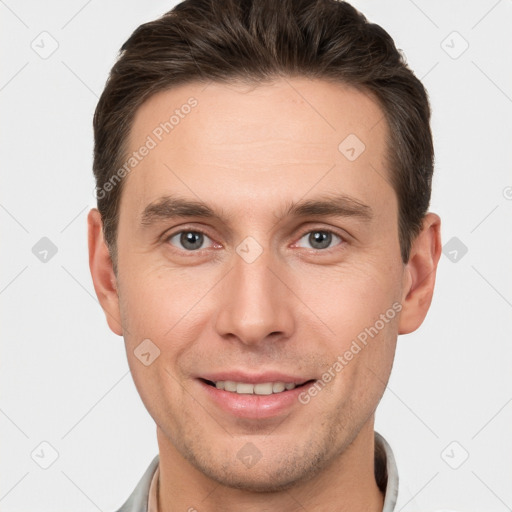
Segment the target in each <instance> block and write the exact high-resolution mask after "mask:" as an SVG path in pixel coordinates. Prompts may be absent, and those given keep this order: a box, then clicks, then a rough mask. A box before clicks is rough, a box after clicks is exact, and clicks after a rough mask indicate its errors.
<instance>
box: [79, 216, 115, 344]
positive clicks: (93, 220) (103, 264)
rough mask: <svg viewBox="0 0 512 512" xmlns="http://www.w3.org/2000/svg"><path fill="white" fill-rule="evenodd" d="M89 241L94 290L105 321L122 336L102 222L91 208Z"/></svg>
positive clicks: (113, 278) (111, 268) (113, 280)
mask: <svg viewBox="0 0 512 512" xmlns="http://www.w3.org/2000/svg"><path fill="white" fill-rule="evenodd" d="M87 225H88V242H89V268H90V270H91V276H92V281H93V284H94V290H95V292H96V295H97V297H98V300H99V302H100V304H101V307H102V308H103V311H104V313H105V316H106V318H107V323H108V325H109V327H110V329H111V330H112V332H114V333H115V334H118V335H119V336H122V334H123V329H122V325H121V315H120V310H119V297H118V293H117V285H116V276H115V274H114V269H113V266H112V260H111V258H110V253H109V250H108V247H107V244H106V243H105V239H104V237H103V223H102V220H101V215H100V212H99V211H98V210H97V209H96V208H93V209H92V210H91V211H90V212H89V215H88V217H87Z"/></svg>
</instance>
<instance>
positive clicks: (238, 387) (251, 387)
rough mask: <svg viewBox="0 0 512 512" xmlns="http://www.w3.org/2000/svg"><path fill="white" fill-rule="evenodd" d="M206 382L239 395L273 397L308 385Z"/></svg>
mask: <svg viewBox="0 0 512 512" xmlns="http://www.w3.org/2000/svg"><path fill="white" fill-rule="evenodd" d="M205 382H206V383H207V384H209V385H210V386H215V387H216V388H217V389H220V390H223V391H229V392H231V393H238V394H239V395H272V394H277V393H282V392H283V391H291V390H292V389H295V388H296V387H300V386H303V385H304V384H306V382H303V383H300V384H296V383H294V382H281V381H277V382H260V383H258V384H251V383H249V382H235V381H232V380H219V381H217V382H212V381H208V380H205Z"/></svg>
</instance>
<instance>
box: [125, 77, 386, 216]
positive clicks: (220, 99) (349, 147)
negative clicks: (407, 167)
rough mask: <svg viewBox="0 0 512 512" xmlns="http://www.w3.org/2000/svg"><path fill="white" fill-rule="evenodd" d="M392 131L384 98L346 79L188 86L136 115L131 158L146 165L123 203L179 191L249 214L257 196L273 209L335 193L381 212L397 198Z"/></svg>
mask: <svg viewBox="0 0 512 512" xmlns="http://www.w3.org/2000/svg"><path fill="white" fill-rule="evenodd" d="M387 136H388V127H387V124H386V122H385V120H384V114H383V112H382V110H381V108H380V107H379V105H378V103H377V101H376V100H375V99H374V98H373V97H372V96H371V95H369V94H368V93H366V92H363V91H359V90H356V89H354V88H353V87H350V86H347V85H344V84H333V83H329V82H325V81H321V80H309V79H305V78H294V79H291V78H288V79H279V80H276V81H275V82H273V83H270V84H266V85H259V86H248V85H242V84H235V83H232V84H219V83H210V84H207V85H205V84H200V83H191V84H185V85H181V86H178V87H174V88H172V89H169V90H166V91H162V92H159V93H157V94H155V95H153V96H151V97H150V98H149V99H148V100H147V101H146V102H145V103H144V104H143V105H142V106H141V107H140V108H139V109H138V111H137V112H136V115H135V117H134V121H133V124H132V129H131V132H130V135H129V139H128V148H129V150H128V155H127V158H129V157H130V155H131V154H133V153H134V152H135V153H137V162H134V163H136V165H134V166H133V167H132V168H131V170H130V172H129V173H128V175H127V176H126V178H125V179H126V183H125V187H124V190H123V198H122V203H125V204H126V203H129V204H130V211H131V212H134V214H135V212H138V213H139V214H140V213H141V212H142V210H143V209H144V208H145V206H147V204H149V203H150V202H152V201H155V200H157V199H158V198H159V197H162V196H165V195H171V194H174V193H179V194H180V195H187V196H190V197H191V198H194V199H200V200H208V202H209V204H213V205H215V201H216V198H218V201H220V202H222V208H223V209H224V210H226V209H229V207H230V206H231V205H232V206H233V208H235V209H237V210H238V211H239V212H240V211H241V210H247V213H249V211H248V209H249V205H250V204H252V206H253V208H252V209H251V212H254V206H255V204H257V203H255V202H258V201H259V202H262V201H265V202H266V203H267V204H266V205H265V207H266V208H267V209H268V201H270V200H272V198H274V199H275V200H276V201H278V200H279V198H283V196H286V198H287V199H290V200H294V199H298V198H299V197H301V196H304V195H305V194H308V193H313V192H319V193H321V192H326V191H332V190H336V191H339V192H346V193H350V194H351V195H352V196H354V197H355V198H356V199H358V200H360V201H361V202H372V203H374V204H375V203H377V204H375V205H376V206H377V209H378V206H379V204H378V203H381V204H382V205H384V204H386V202H389V200H390V196H394V193H393V190H392V189H391V187H390V185H389V180H388V174H389V173H388V170H387V162H386V154H387ZM144 147H146V148H147V149H146V150H144ZM141 153H144V155H143V156H141ZM309 191H310V192H309ZM125 196H126V197H125ZM391 199H393V198H392V197H391ZM219 206H220V205H219ZM277 206H279V205H277ZM121 210H122V207H121Z"/></svg>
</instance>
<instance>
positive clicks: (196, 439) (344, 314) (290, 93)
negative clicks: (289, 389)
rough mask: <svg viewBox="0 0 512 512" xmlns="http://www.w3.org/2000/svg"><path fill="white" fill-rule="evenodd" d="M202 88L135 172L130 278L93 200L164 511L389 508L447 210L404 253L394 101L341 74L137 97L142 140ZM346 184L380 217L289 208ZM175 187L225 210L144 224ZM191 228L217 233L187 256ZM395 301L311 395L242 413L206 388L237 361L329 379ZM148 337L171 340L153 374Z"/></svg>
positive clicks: (123, 233) (100, 280)
mask: <svg viewBox="0 0 512 512" xmlns="http://www.w3.org/2000/svg"><path fill="white" fill-rule="evenodd" d="M190 97H194V98H195V99H197V102H198V103H197V106H196V107H194V108H193V109H192V110H191V112H190V114H188V115H186V116H184V118H183V119H180V122H179V124H177V125H176V126H175V127H174V129H173V130H172V132H170V133H169V134H165V136H164V137H163V138H162V141H160V142H159V143H158V144H157V146H156V147H155V148H153V149H152V150H151V151H150V152H149V154H148V155H147V156H146V157H145V158H144V159H142V161H141V162H140V163H138V165H137V167H136V169H134V170H133V171H132V172H131V173H130V174H129V175H128V176H127V177H126V178H125V179H126V182H125V184H124V189H123V192H122V200H121V207H120V218H119V230H118V238H117V247H118V255H119V256H118V273H117V276H116V275H115V274H114V272H113V269H112V263H111V260H110V257H109V253H108V250H107V247H106V246H105V243H104V240H103V234H102V227H101V218H100V216H99V213H98V211H97V210H95V209H93V210H91V212H90V214H89V218H88V221H89V250H90V267H91V272H92V277H93V281H94V286H95V290H96V293H97V295H98V298H99V300H100V303H101V305H102V307H103V309H104V311H105V313H106V318H107V321H108V324H109V326H110V328H111V329H112V331H113V332H115V333H116V334H118V335H122V336H124V340H125V345H126V353H127V357H128V362H129V366H130V369H131V372H132V376H133V378H134V381H135V384H136V386H137V389H138V391H139V393H140V395H141V398H142V400H143V402H144V404H145V406H146V408H147V410H148V411H149V413H150V414H151V416H152V417H153V419H154V420H155V422H156V425H157V438H158V444H159V449H160V486H159V493H158V498H159V510H161V511H174V510H187V509H189V507H195V508H196V509H197V510H200V511H201V512H203V511H209V510H212V511H213V510H224V511H231V510H233V511H235V510H241V509H243V510H247V511H251V510H269V511H274V510H275V511H292V510H303V509H306V510H316V511H324V510H325V511H327V510H347V511H348V510H372V511H377V510H381V509H382V503H383V496H382V494H381V493H380V492H379V490H378V487H377V485H376V482H375V478H374V467H373V451H374V440H373V435H374V434H373V425H374V411H375V409H376V407H377V405H378V403H379V401H380V399H381V397H382V394H383V392H384V389H385V386H386V383H387V381H388V378H389V374H390V371H391V367H392V362H393V357H394V353H395V346H396V341H397V335H398V334H405V333H408V332H411V331H414V330H415V329H417V328H418V327H419V326H420V324H421V323H422V321H423V319H424V318H425V315H426V313H427V310H428V308H429V306H430V302H431V299H432V294H433V289H434V281H435V273H436V268H437V263H438V260H439V257H440V251H441V242H440V219H439V217H438V216H437V215H435V214H433V213H429V214H427V216H426V217H425V221H424V227H423V230H422V232H421V233H420V235H419V236H418V237H417V238H416V240H415V241H414V244H413V246H412V250H411V258H410V260H409V262H408V263H407V264H404V263H403V262H402V260H401V258H400V247H399V239H398V217H397V215H398V213H397V212H398V208H397V198H396V194H395V192H394V190H393V189H392V187H391V186H390V184H389V182H388V179H389V169H387V163H386V158H385V155H386V140H387V137H388V132H387V130H388V127H387V124H386V122H385V120H384V118H383V112H382V110H381V109H380V107H379V106H378V104H377V102H376V101H375V100H374V99H372V97H371V96H370V95H368V94H366V93H363V92H360V91H358V90H355V89H353V88H351V87H348V86H345V85H341V84H330V83H327V82H324V81H319V80H315V81H311V80H307V79H303V78H293V79H278V80H276V81H275V82H273V83H271V84H266V85H260V86H258V87H256V86H251V87H249V86H247V85H241V84H230V85H225V84H216V83H210V84H209V85H207V86H205V84H198V83H192V84H187V85H182V86H179V87H176V88H173V89H171V90H168V91H165V92H161V93H158V94H156V95H154V96H152V97H150V98H149V100H147V101H146V102H145V103H144V104H143V105H142V106H141V107H140V108H139V110H138V111H137V113H136V116H135V119H134V123H133V127H132V131H131V134H130V139H129V141H128V142H129V150H130V151H135V150H137V149H138V148H139V147H140V146H141V145H142V144H144V141H145V140H147V137H148V135H150V134H151V133H152V132H153V130H154V129H155V127H157V126H158V125H159V124H160V123H161V122H162V121H164V120H167V119H169V116H170V115H171V114H172V112H173V111H174V110H175V109H177V108H180V106H181V105H183V104H185V103H186V102H187V100H188V98H190ZM349 134H355V135H357V137H358V138H359V139H360V140H361V141H362V142H363V143H364V145H365V149H364V151H363V152H362V153H361V154H360V155H359V156H358V158H356V159H355V160H353V161H350V160H349V159H347V158H346V156H345V155H344V154H342V152H340V150H339V149H338V146H339V144H340V143H341V142H342V141H343V140H344V139H345V138H346V137H347V136H348V135H349ZM333 193H343V194H345V195H346V196H350V197H351V198H353V199H354V200H356V201H358V202H359V203H363V204H365V205H367V206H368V207H369V208H371V211H372V216H371V218H370V219H368V220H365V219H363V218H362V217H360V216H343V217H338V216H332V215H327V216H322V215H318V214H315V215H309V216H306V217H300V218H299V217H296V216H283V213H285V211H286V208H287V207H288V206H289V205H290V204H291V203H292V202H297V201H301V200H315V199H318V198H320V197H322V198H325V197H326V196H327V195H329V194H331V195H332V194H333ZM170 194H173V195H179V196H180V197H183V198H186V199H190V200H195V201H201V202H204V203H206V204H208V205H209V206H210V207H211V208H212V209H213V210H214V211H215V212H217V213H219V215H221V216H224V220H220V219H215V218H214V219H211V218H201V217H197V218H193V217H192V218H171V219H162V218H158V219H156V220H155V219H154V221H153V223H151V224H150V225H144V224H143V223H142V212H143V211H144V209H145V208H146V207H147V206H148V205H149V204H151V203H154V202H158V200H159V199H160V198H161V197H162V196H166V195H170ZM180 230H181V231H185V230H189V231H194V230H199V231H203V232H204V233H205V235H206V236H205V237H204V241H203V244H202V246H201V248H200V249H199V250H197V249H195V250H187V248H186V247H184V246H183V245H182V244H180V237H179V236H174V235H175V234H176V233H180ZM325 230H327V231H331V232H333V233H334V236H333V237H332V239H331V240H330V244H329V239H328V240H327V242H326V245H328V247H327V248H318V247H319V246H318V245H314V243H315V241H314V239H313V240H312V239H311V236H309V235H310V234H311V233H312V232H313V233H314V232H315V231H325ZM171 235H172V236H171ZM248 236H250V237H252V238H253V239H254V240H256V241H257V243H258V244H259V246H260V248H261V250H262V252H261V254H260V255H259V257H257V258H256V259H255V260H254V261H252V262H251V263H248V262H247V261H246V260H245V259H244V258H242V257H241V256H240V254H239V253H238V252H237V247H239V244H240V243H241V242H242V241H243V240H244V239H245V238H246V237H248ZM200 244H201V240H200V241H199V242H198V244H197V245H198V246H199V245H200ZM251 247H253V248H252V249H251V250H256V249H254V247H257V246H251ZM393 304H395V305H396V304H399V305H400V306H401V311H400V313H398V314H396V316H395V317H394V318H393V319H392V320H391V321H389V322H387V323H385V326H384V327H383V328H382V329H380V330H379V332H378V334H377V335H376V336H374V337H373V338H371V339H369V341H368V344H367V345H366V346H365V347H364V348H363V349H362V350H361V351H360V352H359V353H358V354H357V355H355V356H354V357H353V359H352V360H351V361H349V362H348V364H347V365H345V366H344V367H343V369H342V370H341V371H339V372H336V376H335V378H333V379H332V380H331V381H330V382H329V383H328V384H327V385H325V387H323V389H322V390H321V391H320V392H318V394H317V395H316V396H314V397H312V398H311V400H310V401H309V403H307V404H306V405H303V404H302V403H300V402H299V401H296V402H294V403H293V404H292V405H291V406H289V407H287V408H286V409H285V410H284V411H281V412H280V413H279V414H276V415H275V416H271V417H267V418H252V419H250V418H240V417H237V416H235V415H233V414H230V413H228V412H226V411H224V410H223V409H221V408H220V407H219V406H218V405H217V404H216V403H214V402H213V401H212V400H211V399H210V397H209V396H208V394H207V393H205V391H204V385H203V384H201V383H200V381H198V377H200V376H201V375H205V374H207V373H211V372H220V371H230V370H239V371H245V372H249V373H257V372H263V371H279V372H283V373H287V374H290V375H294V376H301V377H304V379H303V380H308V379H321V378H322V374H323V373H324V372H325V371H327V370H328V369H329V368H331V367H332V366H333V364H334V363H335V361H337V360H338V359H337V358H338V356H340V355H343V354H344V353H345V352H346V351H347V350H348V349H349V348H350V346H351V343H352V341H353V340H354V339H356V337H357V336H358V334H360V333H361V332H362V331H364V329H365V328H367V327H370V326H373V325H375V323H376V320H378V319H379V315H381V314H385V313H386V311H389V310H390V309H391V308H392V305H393ZM145 339H150V340H151V341H152V343H154V344H155V345H156V346H157V347H158V348H159V350H160V355H159V357H158V358H156V359H155V360H154V361H153V362H152V364H150V365H148V366H146V365H144V364H142V363H141V361H140V360H139V359H138V358H137V357H136V356H135V354H134V350H135V349H136V348H137V346H138V345H139V344H140V343H141V342H142V340H145ZM249 442H250V443H252V445H253V446H254V447H256V448H257V450H258V453H259V454H260V455H261V458H260V459H259V460H258V462H257V463H256V464H255V465H253V466H252V467H250V468H248V467H246V466H245V465H244V464H242V463H241V461H240V459H239V458H238V457H237V454H238V452H239V450H240V449H242V448H243V447H244V446H245V445H246V444H247V443H249ZM302 507H303V508H302Z"/></svg>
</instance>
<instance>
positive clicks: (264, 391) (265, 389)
mask: <svg viewBox="0 0 512 512" xmlns="http://www.w3.org/2000/svg"><path fill="white" fill-rule="evenodd" d="M254 394H255V395H271V394H272V382H265V383H264V384H263V383H261V384H255V385H254Z"/></svg>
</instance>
